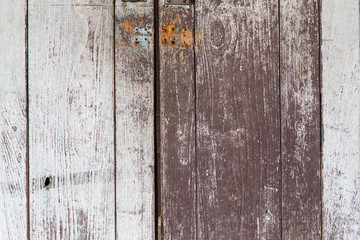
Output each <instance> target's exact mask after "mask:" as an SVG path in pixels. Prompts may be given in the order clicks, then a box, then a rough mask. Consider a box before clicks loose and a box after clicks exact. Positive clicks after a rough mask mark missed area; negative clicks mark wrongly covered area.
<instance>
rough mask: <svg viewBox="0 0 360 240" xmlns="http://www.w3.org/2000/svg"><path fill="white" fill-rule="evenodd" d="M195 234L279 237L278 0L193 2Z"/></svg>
mask: <svg viewBox="0 0 360 240" xmlns="http://www.w3.org/2000/svg"><path fill="white" fill-rule="evenodd" d="M196 26H197V31H198V38H197V52H196V84H197V128H198V138H197V145H198V152H197V157H198V163H197V164H198V170H197V171H198V214H199V216H198V224H199V225H198V239H209V240H225V239H226V240H228V239H280V238H281V237H280V217H281V212H280V207H281V202H280V193H281V189H280V182H281V179H280V177H281V175H280V113H279V71H278V69H279V58H278V46H279V39H278V4H277V1H266V0H260V1H230V0H226V1H221V0H213V1H208V0H198V1H196Z"/></svg>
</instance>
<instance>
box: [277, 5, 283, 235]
mask: <svg viewBox="0 0 360 240" xmlns="http://www.w3.org/2000/svg"><path fill="white" fill-rule="evenodd" d="M280 20H281V10H280V0H278V51H279V54H278V61H279V65H278V66H279V69H278V71H279V121H280V129H279V132H280V139H279V140H280V149H279V150H280V239H283V195H284V194H283V162H282V160H283V159H282V144H283V141H282V115H281V113H282V111H281V21H280Z"/></svg>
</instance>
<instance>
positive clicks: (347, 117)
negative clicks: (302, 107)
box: [321, 0, 360, 239]
mask: <svg viewBox="0 0 360 240" xmlns="http://www.w3.org/2000/svg"><path fill="white" fill-rule="evenodd" d="M321 19H322V47H321V49H322V82H323V88H322V92H323V93H322V109H323V131H324V142H323V208H324V210H323V214H324V216H323V224H324V226H323V237H324V239H358V238H359V236H360V202H359V199H360V162H359V152H360V149H359V148H360V138H359V136H360V122H359V116H360V111H359V108H360V106H359V104H360V94H359V79H360V72H359V67H360V66H359V63H360V57H359V44H360V41H359V36H360V31H359V1H355V0H344V1H330V0H323V1H322V13H321Z"/></svg>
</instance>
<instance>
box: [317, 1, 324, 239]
mask: <svg viewBox="0 0 360 240" xmlns="http://www.w3.org/2000/svg"><path fill="white" fill-rule="evenodd" d="M321 29H322V27H321V0H318V31H319V43H318V44H319V98H320V99H319V105H320V106H319V111H320V117H319V120H320V159H319V171H320V172H319V178H320V239H323V209H324V208H323V180H322V175H323V174H322V170H323V151H322V146H323V139H324V136H323V133H324V131H323V124H322V123H323V111H322V61H321V58H322V57H321Z"/></svg>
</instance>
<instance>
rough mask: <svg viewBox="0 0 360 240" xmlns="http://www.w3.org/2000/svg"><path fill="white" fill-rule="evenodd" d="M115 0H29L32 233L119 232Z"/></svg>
mask: <svg viewBox="0 0 360 240" xmlns="http://www.w3.org/2000/svg"><path fill="white" fill-rule="evenodd" d="M113 56H114V55H113V3H112V1H110V0H107V1H100V0H99V1H93V0H88V1H80V0H78V1H72V0H30V1H29V131H30V132H29V158H30V163H29V164H30V166H29V167H30V170H29V171H30V179H31V182H30V220H31V222H30V235H31V238H32V239H114V237H115V220H114V212H115V209H114V202H115V198H114V191H115V190H114V185H115V184H114V139H113V138H114V119H113V115H114V114H113V113H114V108H113V102H114V100H113V97H114V94H113V89H114V85H113V82H114V79H113V75H114V74H113V73H114V69H113Z"/></svg>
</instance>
